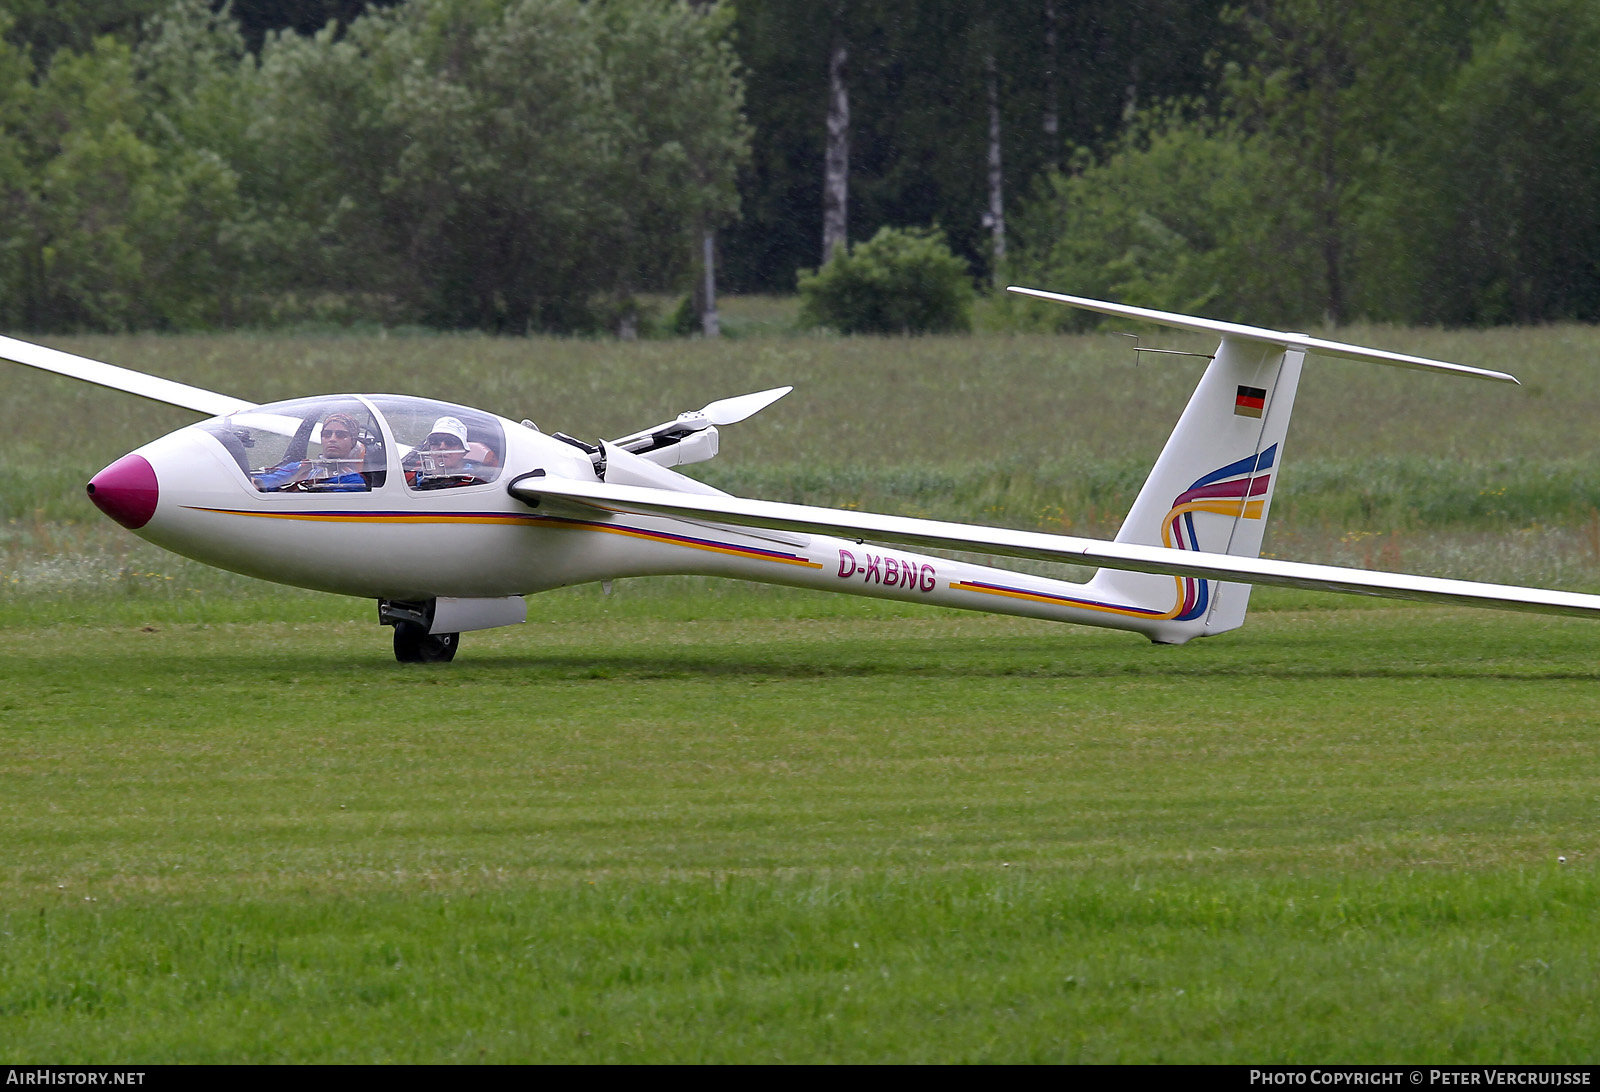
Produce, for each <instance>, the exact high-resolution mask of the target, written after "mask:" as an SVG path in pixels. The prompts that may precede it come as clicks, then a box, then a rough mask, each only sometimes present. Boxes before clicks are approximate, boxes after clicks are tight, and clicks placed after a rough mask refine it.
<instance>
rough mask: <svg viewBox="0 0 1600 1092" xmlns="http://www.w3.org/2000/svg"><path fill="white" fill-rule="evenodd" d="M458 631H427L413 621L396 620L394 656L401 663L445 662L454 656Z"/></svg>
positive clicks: (457, 643)
mask: <svg viewBox="0 0 1600 1092" xmlns="http://www.w3.org/2000/svg"><path fill="white" fill-rule="evenodd" d="M460 643H461V634H459V633H429V632H428V631H427V629H425V628H424V627H422V626H419V625H417V624H416V623H415V622H396V623H395V627H394V658H395V659H397V660H399V661H400V662H401V663H403V664H447V663H449V662H450V661H451V660H453V659H455V658H456V646H457V645H459V644H460Z"/></svg>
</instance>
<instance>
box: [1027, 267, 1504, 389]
mask: <svg viewBox="0 0 1600 1092" xmlns="http://www.w3.org/2000/svg"><path fill="white" fill-rule="evenodd" d="M1006 291H1007V292H1015V293H1017V294H1018V295H1021V296H1033V297H1034V298H1035V299H1041V300H1051V301H1053V302H1055V303H1065V304H1067V305H1069V306H1071V307H1078V308H1081V309H1082V310H1085V311H1097V312H1099V313H1100V314H1102V315H1115V316H1117V317H1118V318H1129V319H1138V320H1139V321H1141V322H1153V323H1155V324H1156V325H1157V326H1170V327H1172V328H1173V329H1175V330H1193V331H1195V332H1196V333H1202V334H1216V335H1218V336H1219V337H1231V338H1241V339H1243V340H1245V341H1260V342H1264V343H1266V344H1268V345H1281V346H1283V347H1284V348H1287V349H1301V350H1303V351H1305V352H1308V353H1312V354H1314V355H1317V356H1336V357H1340V358H1342V359H1344V360H1361V361H1365V362H1366V363H1369V364H1391V365H1393V366H1395V367H1397V368H1414V369H1416V370H1418V371H1424V372H1441V373H1443V374H1446V375H1464V376H1470V377H1471V378H1473V379H1489V380H1493V381H1494V382H1497V383H1516V382H1517V377H1516V376H1514V375H1508V374H1507V373H1505V372H1497V371H1494V370H1492V369H1489V368H1469V367H1467V366H1466V365H1465V364H1450V363H1447V362H1445V361H1443V360H1430V359H1428V358H1427V357H1425V356H1408V355H1406V354H1405V353H1391V352H1388V351H1386V350H1384V349H1369V348H1367V347H1366V346H1364V345H1346V344H1345V343H1344V342H1342V341H1326V340H1324V339H1322V338H1320V337H1311V336H1310V335H1308V334H1290V333H1285V332H1283V331H1281V330H1266V329H1263V328H1261V327H1259V326H1243V325H1240V324H1239V323H1237V322H1221V321H1219V320H1217V319H1208V318H1197V317H1196V316H1194V315H1178V314H1174V313H1173V312H1171V311H1153V310H1151V309H1150V308H1148V307H1130V306H1129V305H1127V304H1125V303H1108V302H1107V301H1105V300H1091V299H1085V298H1084V297H1082V296H1064V295H1062V294H1061V293H1060V292H1045V291H1043V290H1041V289H1038V288H1021V287H1018V286H1017V285H1014V284H1013V285H1010V286H1008V287H1007V288H1006Z"/></svg>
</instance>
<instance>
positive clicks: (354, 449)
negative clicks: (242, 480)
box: [253, 413, 372, 493]
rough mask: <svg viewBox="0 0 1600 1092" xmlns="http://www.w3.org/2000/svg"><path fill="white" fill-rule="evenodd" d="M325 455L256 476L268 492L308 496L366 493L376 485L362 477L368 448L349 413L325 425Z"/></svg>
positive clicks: (332, 415) (259, 486)
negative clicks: (309, 494) (363, 443)
mask: <svg viewBox="0 0 1600 1092" xmlns="http://www.w3.org/2000/svg"><path fill="white" fill-rule="evenodd" d="M319 435H320V442H321V444H322V456H321V457H320V458H317V459H297V460H295V461H293V462H287V463H282V464H280V465H278V466H275V467H273V468H271V469H270V470H263V471H261V472H260V473H258V474H255V475H254V476H253V480H254V482H255V484H256V488H257V489H260V490H261V491H262V492H264V493H273V492H279V491H282V490H291V491H296V492H306V493H311V492H315V493H354V492H365V491H366V490H368V489H371V488H372V486H371V485H370V484H369V483H368V482H367V479H366V478H364V477H362V475H361V464H362V460H363V459H365V458H366V449H365V447H364V446H363V445H362V443H361V426H360V425H358V424H357V423H356V419H355V418H354V417H352V416H350V415H349V414H348V413H330V414H328V416H327V417H326V418H325V419H324V420H323V422H322V431H321V433H320V434H319Z"/></svg>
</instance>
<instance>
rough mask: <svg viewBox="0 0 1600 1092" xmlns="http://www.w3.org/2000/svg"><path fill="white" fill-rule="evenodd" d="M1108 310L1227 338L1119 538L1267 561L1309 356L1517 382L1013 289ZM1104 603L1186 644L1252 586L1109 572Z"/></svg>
mask: <svg viewBox="0 0 1600 1092" xmlns="http://www.w3.org/2000/svg"><path fill="white" fill-rule="evenodd" d="M1010 291H1012V292H1019V293H1022V294H1023V295H1028V296H1036V297H1038V298H1040V299H1048V300H1055V301H1057V302H1059V303H1066V304H1070V305H1072V306H1074V307H1081V308H1084V309H1085V310H1089V311H1098V312H1100V313H1101V314H1107V315H1116V316H1118V317H1121V318H1132V319H1139V320H1141V321H1145V322H1153V323H1157V324H1158V325H1161V326H1170V327H1174V328H1176V329H1180V330H1195V331H1200V332H1205V333H1213V334H1220V335H1221V337H1222V343H1221V345H1219V346H1218V347H1217V352H1216V355H1215V356H1214V357H1212V359H1211V364H1210V366H1209V367H1207V368H1206V372H1205V375H1203V376H1202V377H1201V378H1200V385H1199V386H1198V387H1196V388H1195V392H1194V394H1193V396H1191V397H1190V399H1189V404H1188V406H1187V407H1185V409H1184V411H1183V416H1182V417H1180V418H1178V424H1177V426H1176V427H1175V428H1174V429H1173V430H1172V436H1171V437H1170V438H1169V439H1168V440H1167V446H1166V447H1165V448H1163V449H1162V451H1161V457H1160V458H1159V459H1157V460H1156V465H1155V469H1153V470H1152V471H1151V472H1150V477H1149V478H1148V479H1146V481H1145V483H1144V488H1142V489H1141V490H1140V491H1139V498H1138V499H1137V500H1136V501H1134V503H1133V510H1132V511H1130V512H1129V513H1128V518H1127V520H1126V521H1125V522H1124V523H1123V525H1122V530H1121V531H1120V532H1119V533H1118V535H1117V541H1118V542H1126V543H1137V544H1140V545H1146V546H1169V547H1172V548H1174V549H1179V550H1199V551H1202V552H1204V553H1213V554H1231V555H1233V556H1235V557H1259V556H1260V554H1261V539H1262V535H1263V534H1264V533H1265V531H1266V525H1267V512H1268V510H1269V509H1270V508H1271V506H1272V494H1273V492H1274V491H1275V489H1276V486H1277V483H1278V474H1279V472H1280V470H1281V468H1282V466H1283V444H1284V439H1285V437H1286V436H1287V435H1288V432H1289V415H1290V414H1291V413H1292V412H1293V411H1294V396H1295V390H1296V388H1297V387H1298V385H1299V382H1300V366H1301V364H1302V363H1303V362H1304V360H1305V356H1306V354H1307V353H1308V352H1309V353H1315V354H1318V355H1321V356H1336V357H1343V358H1345V359H1349V360H1362V361H1368V362H1370V363H1374V364H1390V365H1394V366H1397V367H1402V368H1413V369H1417V370H1420V371H1430V372H1439V373H1444V374H1449V375H1465V376H1472V377H1474V378H1478V379H1492V380H1497V381H1500V382H1506V383H1515V382H1516V379H1515V378H1513V377H1512V376H1510V375H1507V374H1506V373H1504V372H1497V371H1490V370H1488V369H1485V368H1470V367H1466V366H1465V365H1461V364H1449V363H1446V362H1444V361H1441V360H1429V359H1427V358H1426V357H1417V356H1407V355H1405V354H1403V353H1392V352H1388V351H1386V350H1383V349H1368V348H1365V347H1364V346H1360V345H1346V344H1343V343H1341V342H1336V341H1325V340H1323V339H1321V338H1314V337H1309V336H1307V335H1305V334H1289V333H1281V332H1279V331H1276V330H1263V329H1261V328H1259V327H1255V326H1242V325H1240V324H1238V323H1232V322H1219V321H1217V320H1215V319H1206V318H1196V317H1194V316H1192V315H1176V314H1171V313H1169V312H1166V311H1152V310H1149V309H1146V308H1143V307H1130V306H1128V305H1126V304H1120V303H1107V302H1105V301H1103V300H1090V299H1083V298H1081V297H1078V296H1063V295H1058V294H1057V293H1054V292H1041V291H1039V290H1037V289H1033V288H1016V287H1013V288H1011V289H1010ZM1089 586H1090V587H1091V588H1093V589H1094V590H1095V592H1096V593H1098V594H1097V598H1098V597H1101V596H1103V597H1104V598H1105V599H1106V601H1108V602H1113V603H1118V604H1127V606H1128V613H1129V614H1130V615H1135V616H1139V617H1141V618H1146V619H1148V625H1146V626H1141V627H1140V628H1141V629H1142V630H1143V631H1144V632H1146V633H1147V634H1148V635H1149V637H1150V639H1151V640H1152V641H1157V642H1160V643H1164V644H1182V643H1183V642H1184V641H1188V640H1190V639H1191V638H1194V637H1200V636H1204V635H1207V634H1212V633H1224V632H1226V631H1228V630H1230V629H1237V628H1239V626H1241V625H1243V624H1244V616H1245V610H1246V608H1247V607H1248V606H1249V602H1250V585H1248V584H1234V583H1225V582H1221V581H1215V580H1200V579H1194V578H1188V577H1173V576H1154V575H1150V574H1145V573H1132V572H1123V571H1118V570H1112V569H1102V570H1100V571H1099V572H1098V573H1096V574H1095V577H1094V579H1093V580H1091V581H1090V582H1089Z"/></svg>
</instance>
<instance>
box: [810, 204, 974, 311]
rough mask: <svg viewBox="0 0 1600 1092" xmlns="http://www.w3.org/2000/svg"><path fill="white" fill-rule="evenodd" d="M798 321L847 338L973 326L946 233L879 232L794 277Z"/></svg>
mask: <svg viewBox="0 0 1600 1092" xmlns="http://www.w3.org/2000/svg"><path fill="white" fill-rule="evenodd" d="M800 299H801V304H800V320H801V322H802V323H804V324H806V325H812V326H830V327H832V328H833V329H835V330H838V331H839V332H840V333H845V334H925V333H946V332H950V331H959V330H970V329H971V328H972V300H973V289H972V280H971V277H970V275H969V273H968V270H967V263H966V262H964V261H963V260H961V259H960V258H958V257H956V256H955V255H954V254H952V253H950V247H949V246H948V245H947V244H946V243H945V240H944V234H943V233H942V232H940V231H938V230H928V229H925V228H887V227H886V228H880V229H879V230H878V233H877V234H876V235H874V236H873V237H872V238H871V239H869V240H868V241H867V242H865V243H857V244H854V245H853V246H851V247H849V248H848V249H847V250H846V251H845V252H843V253H841V254H836V255H835V256H834V259H833V261H831V262H829V263H828V264H827V265H825V266H823V267H822V268H821V269H817V270H801V272H800Z"/></svg>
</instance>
